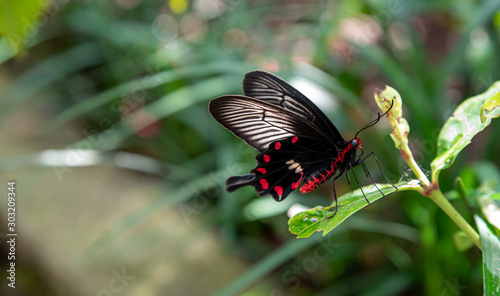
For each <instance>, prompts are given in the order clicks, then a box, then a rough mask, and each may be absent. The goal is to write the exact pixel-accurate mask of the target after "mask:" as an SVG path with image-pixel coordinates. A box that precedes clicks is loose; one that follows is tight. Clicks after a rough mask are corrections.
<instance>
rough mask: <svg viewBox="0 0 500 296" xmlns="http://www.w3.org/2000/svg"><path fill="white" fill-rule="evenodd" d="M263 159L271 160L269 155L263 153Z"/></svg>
mask: <svg viewBox="0 0 500 296" xmlns="http://www.w3.org/2000/svg"><path fill="white" fill-rule="evenodd" d="M264 161H265V162H269V161H271V156H269V155H267V154H264Z"/></svg>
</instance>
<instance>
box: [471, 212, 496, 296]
mask: <svg viewBox="0 0 500 296" xmlns="http://www.w3.org/2000/svg"><path fill="white" fill-rule="evenodd" d="M497 213H500V210H499V209H498V208H497ZM475 220H476V224H477V227H478V229H479V233H480V234H481V245H482V248H483V280H484V295H491V296H495V295H500V260H499V257H498V254H500V240H499V239H498V237H497V236H496V235H495V234H494V233H493V231H491V229H490V228H489V227H488V225H487V224H486V222H485V221H484V220H483V219H481V218H480V217H479V216H477V215H476V216H475Z"/></svg>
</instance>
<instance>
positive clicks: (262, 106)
mask: <svg viewBox="0 0 500 296" xmlns="http://www.w3.org/2000/svg"><path fill="white" fill-rule="evenodd" d="M243 89H244V92H245V95H244V96H241V95H227V96H222V97H218V98H216V99H213V100H212V101H211V102H210V105H209V111H210V113H211V114H212V116H213V117H214V119H215V120H216V121H217V122H219V123H220V124H221V125H222V126H224V127H225V128H226V129H228V130H229V131H231V132H232V133H233V134H234V135H236V136H237V137H239V138H241V139H242V140H243V141H245V142H246V143H247V144H248V145H250V146H252V147H254V148H255V149H257V150H258V151H259V152H260V153H259V154H258V155H257V156H256V157H255V160H256V161H257V166H256V167H255V168H254V169H252V170H251V171H250V173H249V174H247V175H243V176H233V177H230V178H229V179H228V180H227V181H226V187H227V190H228V191H230V192H231V191H234V190H236V189H238V188H240V187H243V186H253V187H254V188H255V190H256V191H257V194H258V195H259V196H264V195H267V194H270V195H272V196H273V198H274V199H275V200H277V201H283V200H284V199H285V198H286V197H287V196H288V195H289V194H290V193H291V192H292V191H294V190H297V189H299V190H300V192H302V193H307V192H310V191H313V190H314V189H316V188H317V187H318V186H319V185H320V184H322V183H324V182H326V181H327V180H328V179H330V178H331V177H334V178H335V179H336V178H338V177H339V176H341V175H342V174H344V173H345V172H346V171H348V170H350V169H352V168H353V167H355V166H356V165H358V164H360V163H362V159H361V158H360V157H359V155H358V151H359V150H360V149H361V140H360V139H359V138H357V137H355V138H354V139H352V140H350V141H346V140H344V139H343V138H342V136H341V135H340V133H339V132H338V130H337V129H336V128H335V126H334V125H333V124H332V122H331V121H330V120H329V119H328V118H327V117H326V115H325V114H324V113H323V112H322V111H321V110H320V109H319V108H318V107H317V106H316V105H314V103H312V102H311V101H310V100H309V99H308V98H306V97H305V96H304V95H302V94H301V93H300V92H299V91H297V90H296V89H295V88H293V87H292V86H291V85H289V84H288V83H286V82H285V81H283V80H282V79H281V78H279V77H277V76H275V75H273V74H271V73H268V72H265V71H260V70H255V71H251V72H249V73H247V74H246V76H245V79H244V81H243ZM379 118H380V117H379ZM377 121H378V119H377ZM361 154H362V150H361ZM301 184H302V185H301Z"/></svg>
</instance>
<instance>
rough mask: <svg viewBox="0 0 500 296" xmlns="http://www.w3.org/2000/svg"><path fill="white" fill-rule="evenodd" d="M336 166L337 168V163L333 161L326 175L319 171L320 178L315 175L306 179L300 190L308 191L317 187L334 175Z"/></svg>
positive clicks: (302, 191)
mask: <svg viewBox="0 0 500 296" xmlns="http://www.w3.org/2000/svg"><path fill="white" fill-rule="evenodd" d="M335 168H336V163H335V162H332V163H331V164H330V169H329V170H328V169H326V170H325V174H324V175H323V174H321V173H319V175H320V177H319V178H317V177H315V176H313V177H312V179H309V180H306V181H305V183H304V184H303V185H302V187H300V192H301V193H307V192H311V191H313V190H314V189H316V188H317V187H318V186H319V185H320V184H321V183H323V182H325V181H327V180H328V178H330V177H331V176H332V175H333V173H334V172H335Z"/></svg>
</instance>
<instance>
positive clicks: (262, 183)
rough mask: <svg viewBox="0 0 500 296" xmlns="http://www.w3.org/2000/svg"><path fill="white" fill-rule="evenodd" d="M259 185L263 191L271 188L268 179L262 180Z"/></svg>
mask: <svg viewBox="0 0 500 296" xmlns="http://www.w3.org/2000/svg"><path fill="white" fill-rule="evenodd" d="M259 183H260V186H262V189H264V190H267V188H269V183H267V181H266V179H260V180H259Z"/></svg>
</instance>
